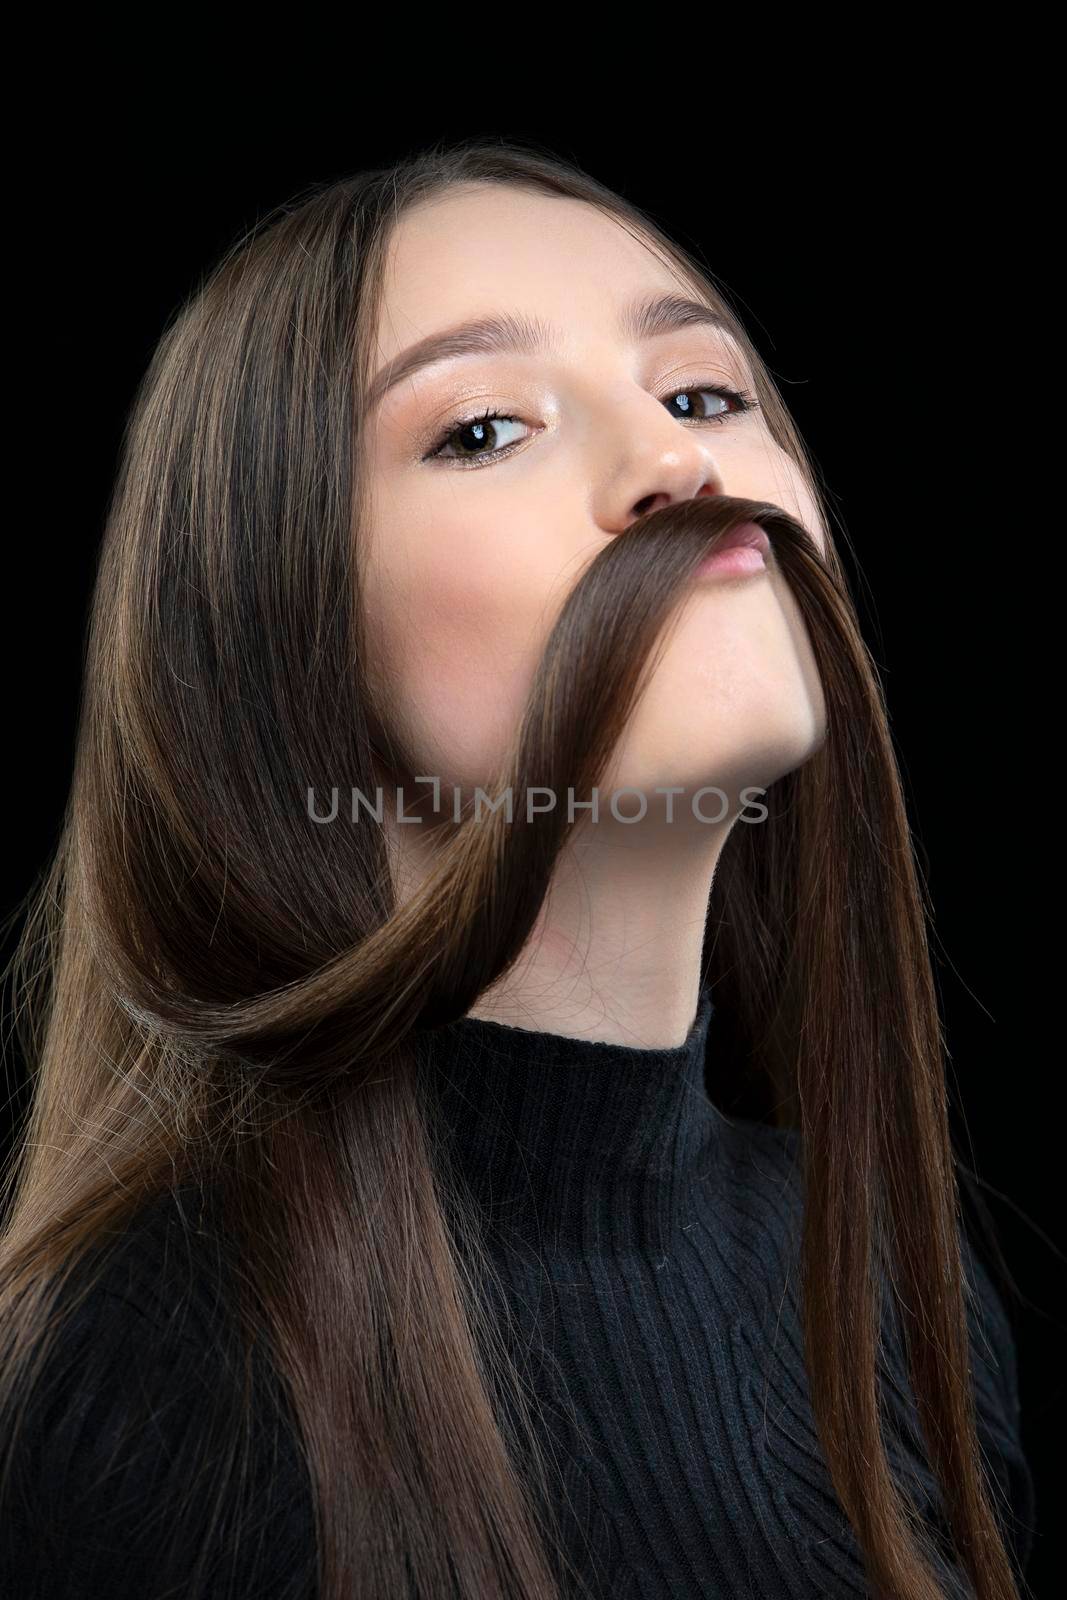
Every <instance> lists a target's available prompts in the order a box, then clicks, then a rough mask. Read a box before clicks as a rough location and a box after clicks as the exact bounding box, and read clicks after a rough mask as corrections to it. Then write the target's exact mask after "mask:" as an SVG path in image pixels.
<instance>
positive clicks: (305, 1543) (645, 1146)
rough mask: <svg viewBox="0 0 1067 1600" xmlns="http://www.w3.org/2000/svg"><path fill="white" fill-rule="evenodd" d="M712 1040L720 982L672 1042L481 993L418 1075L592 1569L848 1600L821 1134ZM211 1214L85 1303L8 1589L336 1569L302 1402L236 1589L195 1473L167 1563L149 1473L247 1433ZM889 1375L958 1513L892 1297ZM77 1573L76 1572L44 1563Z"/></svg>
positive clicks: (927, 1505) (766, 1598) (990, 1405)
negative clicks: (223, 1404) (749, 1081)
mask: <svg viewBox="0 0 1067 1600" xmlns="http://www.w3.org/2000/svg"><path fill="white" fill-rule="evenodd" d="M714 1048H715V1030H714V1025H713V1007H712V1002H711V999H710V996H709V995H708V994H707V993H706V992H705V993H703V994H702V995H701V999H700V1006H699V1010H698V1012H697V1015H696V1018H695V1020H694V1022H693V1025H692V1028H691V1029H690V1032H689V1035H688V1037H687V1039H686V1040H685V1042H684V1044H682V1045H680V1046H678V1047H677V1048H674V1049H645V1048H639V1047H637V1046H633V1047H631V1046H622V1045H615V1044H606V1043H602V1042H597V1043H590V1042H588V1041H582V1040H579V1039H574V1038H570V1037H567V1036H562V1035H557V1034H549V1033H540V1032H534V1031H530V1030H526V1029H522V1028H512V1027H506V1026H504V1025H502V1024H498V1023H493V1022H487V1021H483V1020H480V1019H473V1018H464V1019H463V1020H462V1021H460V1022H457V1023H453V1024H451V1025H450V1026H449V1027H447V1028H443V1029H438V1030H435V1031H434V1032H433V1033H432V1034H427V1035H422V1036H420V1038H419V1052H420V1080H419V1081H420V1086H421V1088H422V1090H423V1092H424V1093H425V1095H426V1097H427V1105H428V1107H429V1108H430V1110H431V1114H432V1117H433V1124H434V1127H435V1128H436V1129H437V1130H439V1132H440V1134H441V1136H442V1139H443V1141H444V1147H445V1149H447V1151H448V1153H449V1154H450V1156H451V1158H452V1160H453V1161H454V1163H455V1167H456V1171H457V1173H458V1175H459V1176H460V1177H461V1178H462V1180H463V1182H464V1183H465V1185H466V1186H467V1188H468V1189H469V1191H470V1192H471V1194H472V1195H473V1197H474V1199H475V1201H476V1203H477V1205H478V1209H479V1214H480V1216H481V1217H482V1219H483V1221H484V1225H485V1229H486V1239H487V1243H488V1245H489V1249H490V1253H491V1259H492V1263H493V1265H494V1268H495V1269H496V1273H497V1282H496V1283H494V1284H492V1285H487V1286H486V1293H487V1294H488V1295H489V1296H490V1299H491V1305H492V1309H493V1311H494V1313H495V1316H496V1318H497V1320H498V1322H499V1325H500V1326H501V1327H502V1329H503V1330H504V1333H505V1338H506V1341H507V1343H508V1345H509V1347H510V1348H511V1350H512V1353H513V1354H514V1356H515V1357H516V1359H517V1361H518V1363H519V1366H520V1369H521V1370H522V1372H523V1374H524V1377H525V1379H526V1382H527V1384H528V1386H529V1387H530V1389H531V1390H532V1392H533V1393H534V1395H535V1397H536V1400H537V1403H538V1406H539V1407H540V1410H541V1416H542V1423H541V1426H542V1428H543V1430H544V1434H543V1437H544V1440H545V1444H546V1448H547V1453H548V1456H549V1459H550V1461H552V1460H554V1461H555V1463H556V1465H557V1467H558V1468H559V1470H560V1472H561V1483H562V1487H561V1489H560V1492H559V1494H558V1497H557V1500H556V1502H555V1507H554V1509H555V1512H556V1514H557V1516H558V1518H559V1525H560V1528H561V1531H562V1535H563V1539H564V1548H565V1550H566V1552H567V1554H568V1556H569V1558H570V1560H571V1561H572V1562H573V1563H574V1565H575V1566H576V1567H577V1568H578V1570H579V1572H580V1573H581V1576H582V1579H583V1580H584V1582H585V1584H586V1586H587V1592H588V1593H589V1594H590V1595H593V1596H600V1595H603V1596H609V1595H610V1596H611V1597H612V1600H652V1597H655V1600H668V1597H670V1600H686V1597H694V1600H696V1597H700V1600H717V1597H723V1600H726V1597H730V1600H733V1597H740V1596H745V1597H753V1600H831V1597H842V1600H845V1597H847V1600H855V1597H859V1596H865V1595H867V1594H868V1592H869V1591H868V1589H867V1586H866V1584H865V1582H864V1578H863V1571H862V1564H861V1560H860V1555H859V1551H858V1547H857V1545H856V1542H855V1539H854V1536H853V1534H852V1532H851V1529H850V1528H849V1526H848V1524H847V1522H846V1520H845V1518H844V1515H843V1513H842V1511H841V1508H840V1506H839V1504H838V1501H837V1499H836V1496H835V1494H834V1491H833V1487H832V1484H831V1482H830V1478H829V1474H828V1472H827V1469H826V1466H825V1463H824V1460H823V1456H822V1452H821V1449H820V1446H819V1442H818V1439H817V1436H816V1433H815V1428H814V1420H813V1417H812V1412H811V1405H810V1396H809V1389H808V1383H807V1376H806V1371H805V1367H804V1360H803V1341H802V1335H801V1323H800V1304H799V1290H800V1285H799V1267H798V1247H799V1240H800V1226H801V1221H802V1204H801V1189H800V1171H799V1165H798V1148H799V1147H798V1137H799V1136H798V1135H797V1134H795V1133H789V1132H783V1131H777V1130H774V1129H770V1128H767V1127H765V1126H763V1125H762V1124H759V1123H756V1122H751V1121H747V1120H744V1119H740V1118H736V1117H728V1116H726V1115H724V1114H723V1113H722V1112H720V1111H719V1110H718V1109H717V1108H716V1107H715V1106H714V1104H713V1103H712V1102H711V1100H710V1099H709V1098H708V1095H707V1092H706V1089H705V1060H706V1056H710V1055H713V1053H714ZM206 1237H207V1235H206V1234H205V1233H202V1234H197V1233H196V1232H195V1230H194V1231H193V1232H192V1233H190V1232H189V1231H188V1215H186V1216H185V1218H184V1221H183V1220H182V1217H181V1214H179V1215H178V1217H177V1219H176V1216H175V1202H174V1200H173V1199H171V1200H168V1201H167V1202H166V1203H165V1204H163V1205H160V1204H158V1203H157V1204H156V1205H155V1206H154V1207H152V1208H150V1210H149V1211H147V1212H146V1214H145V1218H144V1220H143V1222H142V1223H140V1224H139V1225H138V1226H137V1227H136V1228H134V1229H132V1230H131V1231H130V1234H129V1235H128V1237H127V1239H126V1240H125V1241H124V1245H123V1251H122V1255H121V1257H120V1258H119V1262H118V1264H117V1265H116V1267H115V1268H114V1269H112V1270H111V1271H110V1273H109V1279H108V1282H107V1284H105V1286H104V1288H103V1289H102V1290H100V1291H97V1292H94V1294H93V1295H91V1296H90V1298H89V1301H88V1303H87V1307H86V1310H85V1312H84V1313H83V1314H79V1318H78V1319H77V1320H76V1322H75V1324H74V1327H73V1332H72V1333H71V1334H69V1335H68V1336H67V1338H66V1341H65V1344H64V1346H63V1348H62V1352H61V1355H60V1356H59V1357H57V1358H56V1359H55V1361H54V1362H53V1363H52V1366H51V1368H50V1373H49V1378H50V1386H49V1391H48V1392H49V1394H50V1395H51V1397H52V1398H51V1401H50V1404H49V1405H48V1406H47V1407H41V1406H37V1407H36V1408H35V1410H34V1412H33V1418H34V1428H33V1432H32V1433H31V1434H30V1435H29V1438H28V1442H27V1444H26V1446H25V1447H24V1449H23V1450H21V1451H20V1455H19V1468H20V1470H19V1475H18V1478H17V1484H16V1495H15V1497H14V1499H13V1501H12V1507H13V1509H12V1511H11V1520H10V1521H9V1523H8V1535H7V1536H6V1538H5V1543H4V1547H3V1551H0V1580H2V1579H3V1574H4V1562H5V1561H8V1562H12V1561H13V1563H14V1582H13V1584H12V1586H11V1587H10V1589H9V1590H7V1591H4V1592H10V1593H12V1594H18V1595H20V1596H22V1595H25V1596H30V1595H31V1594H37V1593H40V1594H42V1595H51V1594H53V1593H55V1594H57V1595H58V1594H62V1595H71V1596H81V1595H97V1594H99V1595H104V1594H107V1595H108V1596H109V1600H122V1597H124V1596H127V1595H128V1596H130V1597H131V1600H132V1597H133V1596H134V1595H136V1596H137V1600H151V1597H154V1596H157V1595H162V1594H164V1593H166V1594H168V1595H170V1594H173V1595H174V1596H175V1597H177V1596H178V1595H182V1596H183V1597H184V1596H185V1595H186V1594H192V1593H197V1594H199V1593H201V1592H204V1593H210V1594H218V1595H223V1594H234V1595H248V1596H255V1597H256V1600H260V1597H267V1596H271V1597H275V1596H277V1597H282V1596H284V1597H286V1600H297V1597H300V1596H307V1595H311V1594H313V1593H314V1589H313V1585H312V1579H311V1576H310V1575H311V1573H312V1572H313V1547H312V1523H311V1513H310V1506H309V1503H308V1499H307V1485H306V1481H305V1479H304V1477H303V1474H302V1470H301V1469H299V1468H298V1466H297V1461H298V1457H297V1455H296V1452H295V1449H294V1447H293V1445H292V1441H291V1439H290V1437H289V1435H288V1434H287V1432H286V1429H285V1427H284V1426H282V1427H278V1428H272V1427H269V1426H268V1425H267V1424H266V1423H264V1426H263V1435H262V1442H261V1448H260V1453H259V1457H258V1458H257V1459H259V1460H260V1461H261V1462H262V1471H261V1472H260V1473H259V1474H258V1475H257V1482H256V1483H255V1484H254V1485H253V1486H251V1489H250V1493H251V1500H250V1503H251V1504H253V1505H255V1506H256V1508H257V1512H258V1513H260V1515H257V1526H256V1533H257V1541H258V1542H255V1543H254V1542H253V1541H251V1540H250V1541H248V1542H247V1543H246V1545H245V1546H244V1547H243V1548H242V1550H241V1551H240V1552H239V1558H238V1560H237V1561H236V1563H231V1564H230V1565H228V1566H227V1567H226V1568H225V1571H223V1568H222V1566H221V1564H219V1566H218V1567H217V1568H212V1565H211V1555H210V1549H209V1550H208V1552H207V1555H206V1556H205V1560H206V1561H207V1565H208V1569H209V1570H213V1571H214V1572H215V1576H214V1578H213V1580H212V1582H213V1583H214V1585H215V1586H214V1587H208V1588H207V1589H205V1590H203V1591H201V1590H200V1589H195V1590H194V1589H192V1588H191V1587H190V1586H188V1585H186V1587H184V1588H183V1587H181V1586H180V1575H181V1571H182V1566H181V1563H182V1559H183V1555H182V1552H183V1549H184V1550H185V1552H186V1556H185V1558H186V1559H187V1560H188V1562H189V1570H190V1571H191V1569H192V1558H193V1556H194V1555H201V1554H203V1552H204V1546H205V1541H206V1542H207V1543H208V1544H210V1539H211V1538H212V1537H214V1536H215V1535H214V1532H213V1531H212V1530H203V1528H202V1523H201V1518H200V1514H199V1511H198V1506H199V1501H198V1498H197V1496H198V1482H197V1481H195V1480H194V1479H193V1478H192V1475H190V1481H189V1487H188V1499H187V1504H188V1507H189V1516H188V1523H187V1530H188V1531H187V1532H186V1531H183V1530H182V1529H179V1530H177V1532H176V1535H175V1538H176V1543H175V1551H174V1554H173V1555H172V1556H170V1557H169V1558H168V1561H169V1565H167V1566H166V1571H167V1573H168V1575H169V1580H168V1581H171V1582H172V1584H173V1586H172V1587H171V1588H167V1589H165V1588H162V1587H159V1584H160V1582H161V1581H162V1580H161V1578H160V1576H159V1574H160V1572H161V1570H162V1568H161V1565H160V1563H161V1557H160V1553H159V1550H160V1547H159V1543H158V1539H157V1537H156V1536H155V1535H154V1534H151V1533H150V1532H149V1530H150V1529H151V1515H150V1511H151V1497H152V1494H153V1484H154V1482H155V1481H156V1480H155V1477H154V1474H155V1473H157V1472H161V1471H162V1470H164V1466H163V1464H164V1463H165V1462H167V1461H168V1460H171V1461H174V1462H177V1463H179V1464H180V1463H181V1461H182V1460H183V1459H191V1455H190V1452H191V1451H192V1449H193V1445H194V1443H195V1439H196V1432H197V1430H198V1429H200V1428H201V1427H203V1426H206V1425H208V1419H209V1418H210V1417H214V1418H215V1419H216V1420H215V1421H214V1423H213V1427H214V1429H215V1434H216V1435H217V1437H218V1439H219V1449H220V1450H222V1449H223V1448H224V1444H223V1440H224V1438H225V1426H224V1423H223V1422H222V1421H220V1420H218V1419H219V1416H220V1399H219V1397H220V1394H224V1393H226V1392H228V1391H227V1389H226V1385H227V1383H230V1385H231V1387H232V1374H231V1373H230V1368H229V1366H228V1364H227V1362H226V1361H224V1360H222V1358H220V1356H219V1355H218V1351H219V1349H220V1348H221V1347H222V1344H223V1343H224V1341H220V1338H219V1334H218V1327H219V1322H218V1318H219V1311H218V1305H219V1298H218V1289H217V1283H218V1278H217V1275H216V1273H215V1272H214V1271H213V1270H212V1269H211V1267H210V1265H208V1264H205V1263H208V1262H210V1261H211V1260H213V1259H214V1258H213V1256H212V1253H211V1251H210V1250H209V1249H197V1248H194V1245H195V1243H196V1240H197V1239H201V1240H203V1239H205V1238H206ZM962 1242H963V1246H964V1257H965V1266H966V1274H967V1278H968V1282H969V1283H970V1284H971V1285H972V1287H973V1289H974V1291H975V1296H976V1298H975V1300H974V1302H973V1303H969V1306H968V1316H969V1319H970V1327H971V1336H972V1350H973V1354H974V1369H975V1390H974V1393H975V1402H976V1409H977V1416H978V1422H979V1431H980V1442H981V1447H982V1452H983V1458H984V1460H985V1462H986V1463H987V1466H988V1470H989V1472H990V1474H991V1481H992V1487H993V1492H994V1496H995V1499H996V1503H997V1506H998V1511H999V1514H1000V1515H1001V1517H1002V1519H1003V1522H1004V1526H1005V1529H1006V1532H1007V1536H1008V1540H1009V1546H1010V1548H1011V1549H1012V1553H1013V1558H1014V1560H1015V1562H1016V1566H1017V1570H1022V1568H1023V1567H1024V1564H1025V1562H1026V1560H1027V1558H1028V1555H1029V1550H1030V1545H1031V1540H1032V1528H1033V1516H1034V1496H1033V1484H1032V1479H1031V1475H1030V1471H1029V1468H1028V1465H1027V1462H1026V1459H1025V1457H1024V1455H1023V1451H1022V1447H1021V1443H1020V1414H1019V1395H1018V1381H1017V1371H1016V1359H1015V1349H1014V1343H1013V1337H1012V1332H1011V1326H1010V1323H1009V1321H1008V1318H1007V1316H1006V1313H1005V1309H1004V1306H1003V1304H1002V1302H1001V1300H1000V1297H999V1295H998V1293H997V1291H996V1290H995V1289H994V1286H993V1283H992V1281H991V1279H990V1277H989V1275H988V1273H987V1272H986V1269H985V1267H984V1265H983V1264H982V1262H981V1261H980V1260H979V1258H978V1256H977V1254H976V1253H975V1252H974V1250H973V1248H972V1247H971V1245H970V1243H969V1241H968V1239H967V1238H966V1236H963V1238H962ZM161 1259H162V1260H165V1261H166V1262H168V1263H169V1266H168V1272H167V1274H166V1275H165V1276H164V1275H161V1272H160V1262H161ZM168 1297H169V1298H170V1301H171V1303H170V1304H168V1303H167V1302H168ZM187 1302H188V1303H189V1305H190V1306H191V1307H192V1309H187V1310H184V1311H183V1314H182V1315H181V1316H179V1314H178V1312H177V1309H176V1308H177V1306H178V1305H179V1304H180V1305H181V1306H182V1307H183V1308H184V1307H186V1304H187ZM887 1304H888V1297H887ZM89 1352H91V1353H92V1356H93V1359H94V1361H100V1360H101V1352H104V1355H105V1358H106V1365H105V1366H104V1368H103V1369H102V1371H103V1374H104V1375H103V1376H102V1377H101V1378H100V1379H98V1380H95V1381H96V1384H97V1387H96V1388H95V1390H93V1391H91V1392H86V1390H85V1388H84V1387H83V1385H84V1383H85V1378H84V1376H83V1375H82V1373H81V1372H80V1371H79V1367H78V1363H79V1361H80V1360H81V1359H83V1358H84V1357H85V1356H86V1354H87V1353H89ZM882 1382H883V1393H884V1397H885V1405H886V1418H887V1425H888V1432H889V1435H890V1461H891V1465H892V1467H893V1469H894V1471H895V1473H897V1474H898V1475H899V1477H900V1480H901V1481H902V1482H904V1483H905V1484H906V1485H907V1486H908V1488H909V1491H910V1492H911V1494H912V1495H913V1497H915V1499H916V1501H917V1503H918V1505H919V1508H920V1511H921V1513H922V1515H923V1516H924V1519H925V1520H926V1521H927V1523H928V1525H929V1526H930V1528H931V1529H932V1530H933V1531H934V1533H935V1535H938V1534H942V1535H943V1525H942V1523H941V1520H940V1504H939V1496H938V1493H937V1491H936V1487H935V1485H934V1481H933V1477H932V1474H931V1473H930V1471H929V1468H928V1466H927V1464H926V1461H925V1458H924V1452H923V1447H922V1443H921V1436H920V1434H919V1432H918V1427H917V1422H916V1418H915V1410H914V1402H913V1400H912V1398H911V1394H910V1389H909V1386H908V1383H907V1380H906V1376H905V1368H904V1363H903V1355H902V1351H901V1348H900V1342H899V1330H898V1328H897V1326H896V1323H895V1321H894V1320H893V1317H892V1315H891V1314H889V1313H888V1312H887V1315H886V1332H885V1342H884V1362H883V1369H882ZM224 1409H225V1408H223V1410H224ZM131 1413H133V1414H134V1416H135V1417H136V1419H137V1421H138V1423H139V1426H140V1428H141V1433H140V1438H141V1441H142V1445H143V1451H142V1452H139V1453H136V1454H135V1455H134V1456H129V1457H121V1456H120V1457H116V1455H115V1453H114V1450H113V1448H112V1440H113V1438H114V1430H115V1427H116V1425H117V1423H118V1420H119V1419H120V1418H126V1419H128V1418H129V1416H130V1414H131ZM268 1414H273V1413H272V1412H271V1408H270V1407H267V1406H264V1407H263V1415H264V1417H266V1416H267V1415H268ZM42 1417H43V1420H42ZM20 1505H23V1510H22V1511H21V1513H20V1512H19V1506H20ZM26 1506H32V1507H33V1508H34V1510H33V1511H32V1513H28V1512H27V1511H26V1509H25V1507H26ZM12 1538H13V1541H14V1545H15V1549H14V1553H13V1554H12V1553H11V1544H12ZM183 1540H184V1544H183ZM194 1544H195V1545H196V1548H195V1549H194V1548H193V1546H194ZM4 1552H6V1554H5V1553H4ZM34 1572H36V1579H37V1582H38V1587H36V1588H35V1587H34V1586H33V1584H32V1583H31V1574H32V1573H34ZM60 1574H63V1575H65V1578H64V1581H65V1582H66V1583H67V1585H68V1586H67V1587H62V1588H57V1589H55V1590H53V1589H51V1588H49V1587H47V1583H48V1582H53V1583H54V1582H56V1581H58V1576H59V1575H60ZM175 1574H177V1575H178V1576H177V1578H175V1576H174V1575H175ZM153 1583H155V1584H156V1586H155V1587H153V1586H152V1585H153ZM943 1583H944V1590H945V1594H946V1595H948V1596H966V1595H968V1594H970V1593H971V1590H970V1589H969V1587H968V1585H967V1584H966V1583H965V1582H964V1580H963V1578H962V1576H961V1574H960V1573H959V1572H958V1571H957V1570H956V1569H955V1568H954V1566H953V1565H952V1563H951V1561H950V1560H949V1559H947V1558H946V1559H945V1560H944V1563H943Z"/></svg>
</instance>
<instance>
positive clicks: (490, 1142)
mask: <svg viewBox="0 0 1067 1600" xmlns="http://www.w3.org/2000/svg"><path fill="white" fill-rule="evenodd" d="M713 1009H714V1007H713V1005H712V1000H711V995H710V992H709V991H708V990H707V989H702V990H701V993H700V999H699V1004H698V1007H697V1013H696V1016H695V1018H694V1019H693V1022H692V1024H691V1026H690V1029H689V1033H688V1035H687V1036H686V1039H685V1041H684V1042H683V1043H682V1044H680V1045H676V1046H674V1047H670V1048H666V1049H659V1048H654V1049H646V1048H640V1047H637V1046H630V1045H621V1044H611V1043H607V1042H605V1041H603V1040H597V1041H590V1040H588V1039H576V1038H572V1037H570V1036H569V1035H566V1034H557V1033H542V1032H536V1031H532V1030H528V1029H525V1028H514V1027H510V1026H508V1025H507V1024H505V1023H500V1022H489V1021H487V1020H485V1019H483V1018H477V1017H462V1018H460V1019H459V1020H458V1021H456V1022H452V1023H449V1024H447V1025H446V1026H445V1027H442V1028H434V1029H431V1030H428V1031H427V1032H425V1033H421V1034H419V1035H417V1046H416V1049H417V1056H418V1061H419V1074H420V1086H421V1087H422V1089H423V1093H424V1096H425V1099H424V1103H425V1105H426V1107H427V1113H428V1116H429V1119H430V1121H431V1123H432V1125H433V1130H434V1133H435V1135H437V1136H439V1137H440V1138H441V1139H442V1141H443V1143H444V1145H445V1146H446V1147H447V1150H448V1152H449V1155H450V1156H451V1159H452V1161H453V1162H454V1164H455V1165H456V1167H457V1168H458V1170H459V1172H460V1175H461V1176H462V1177H463V1179H465V1181H466V1184H467V1186H468V1187H469V1189H470V1191H471V1193H472V1195H473V1198H474V1200H475V1201H476V1203H477V1204H478V1207H479V1210H480V1214H481V1217H482V1220H483V1222H484V1223H485V1224H486V1226H487V1229H488V1231H489V1232H490V1235H492V1234H493V1233H494V1232H495V1233H496V1235H497V1237H498V1238H500V1239H502V1240H503V1241H505V1242H507V1241H509V1240H510V1241H512V1242H516V1243H517V1242H520V1241H523V1240H525V1241H528V1242H529V1243H530V1244H532V1245H533V1246H534V1247H535V1248H537V1249H539V1250H540V1249H543V1248H561V1247H562V1248H573V1249H576V1250H579V1251H596V1252H601V1251H605V1250H610V1251H613V1252H618V1251H620V1250H637V1251H647V1252H650V1253H660V1254H662V1253H663V1252H664V1251H665V1250H666V1249H668V1248H669V1247H670V1246H671V1244H672V1243H673V1242H674V1241H675V1239H676V1236H677V1233H678V1230H679V1229H680V1228H682V1227H684V1225H685V1224H686V1222H687V1221H688V1220H689V1218H690V1216H691V1214H692V1206H693V1188H694V1183H695V1182H696V1181H697V1180H698V1178H699V1176H700V1174H701V1173H702V1172H706V1171H707V1169H708V1163H709V1156H710V1152H711V1147H712V1145H713V1143H714V1141H715V1140H716V1138H717V1137H719V1134H720V1130H721V1129H722V1127H723V1126H724V1125H725V1119H724V1118H723V1117H722V1114H721V1113H720V1112H719V1110H718V1109H717V1108H716V1107H715V1106H714V1105H713V1104H712V1102H711V1101H710V1100H709V1099H708V1097H707V1091H706V1089H705V1079H704V1072H705V1051H706V1046H707V1038H708V1027H709V1023H710V1020H711V1016H712V1012H713Z"/></svg>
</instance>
